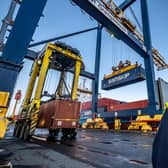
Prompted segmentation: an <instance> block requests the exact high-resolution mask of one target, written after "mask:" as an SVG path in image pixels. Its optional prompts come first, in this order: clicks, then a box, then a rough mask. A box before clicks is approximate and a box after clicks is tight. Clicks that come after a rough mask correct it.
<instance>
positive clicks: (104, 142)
mask: <svg viewBox="0 0 168 168" xmlns="http://www.w3.org/2000/svg"><path fill="white" fill-rule="evenodd" d="M100 143H103V144H112V142H108V141H102V142H100Z"/></svg>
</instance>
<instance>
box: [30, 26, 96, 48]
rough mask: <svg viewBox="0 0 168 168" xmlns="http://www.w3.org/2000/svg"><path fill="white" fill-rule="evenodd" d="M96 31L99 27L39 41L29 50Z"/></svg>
mask: <svg viewBox="0 0 168 168" xmlns="http://www.w3.org/2000/svg"><path fill="white" fill-rule="evenodd" d="M96 29H97V27H93V28H90V29H85V30H82V31H78V32H74V33H69V34H66V35H62V36H59V37H54V38H50V39H47V40H43V41H39V42H36V43H32V44H30V45H29V48H30V47H35V46H39V45H42V44H45V43H48V42H52V41H56V40H61V39H64V38H68V37H72V36H76V35H79V34H82V33H87V32H90V31H93V30H96Z"/></svg>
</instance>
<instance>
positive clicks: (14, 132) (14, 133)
mask: <svg viewBox="0 0 168 168" xmlns="http://www.w3.org/2000/svg"><path fill="white" fill-rule="evenodd" d="M17 126H18V123H17V122H16V124H15V127H14V130H13V136H14V137H15V136H16V130H17Z"/></svg>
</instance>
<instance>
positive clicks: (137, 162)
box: [129, 160, 148, 165]
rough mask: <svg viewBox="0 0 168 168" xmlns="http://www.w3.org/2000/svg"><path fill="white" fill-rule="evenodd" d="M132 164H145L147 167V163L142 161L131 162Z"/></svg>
mask: <svg viewBox="0 0 168 168" xmlns="http://www.w3.org/2000/svg"><path fill="white" fill-rule="evenodd" d="M129 161H130V162H131V163H135V164H143V165H147V164H148V163H147V162H144V161H142V160H129Z"/></svg>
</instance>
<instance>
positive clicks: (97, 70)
mask: <svg viewBox="0 0 168 168" xmlns="http://www.w3.org/2000/svg"><path fill="white" fill-rule="evenodd" d="M102 28H103V27H102V25H100V24H99V25H98V30H97V42H96V58H95V69H94V74H95V80H93V82H92V92H93V94H92V112H93V113H97V105H98V93H99V73H100V57H101V39H102Z"/></svg>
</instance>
